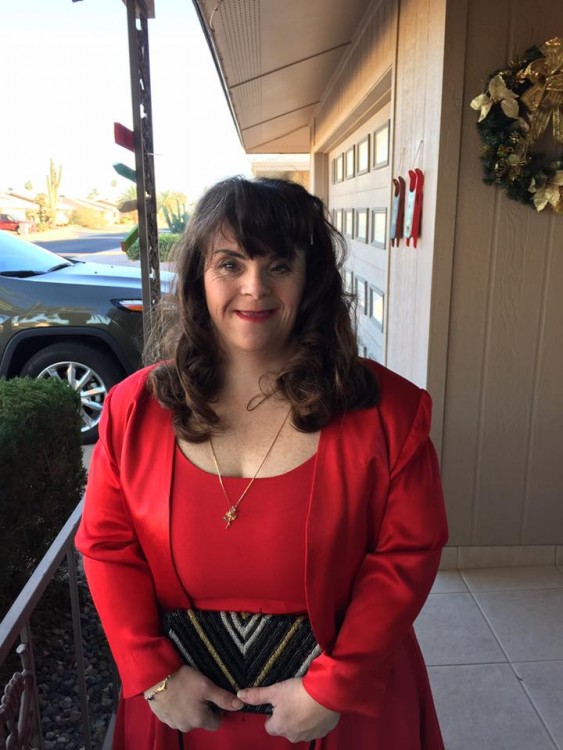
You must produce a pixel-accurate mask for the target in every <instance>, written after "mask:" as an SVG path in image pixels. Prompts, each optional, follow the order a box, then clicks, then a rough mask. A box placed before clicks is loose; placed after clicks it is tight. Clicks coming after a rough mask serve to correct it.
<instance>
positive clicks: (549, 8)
mask: <svg viewBox="0 0 563 750" xmlns="http://www.w3.org/2000/svg"><path fill="white" fill-rule="evenodd" d="M456 2H457V0H450V3H449V5H450V7H451V9H452V10H454V12H457V11H455V7H454V6H455V5H456ZM467 11H468V13H467V23H466V28H464V29H459V31H460V32H462V33H460V35H459V36H458V40H457V42H458V44H459V45H460V46H461V47H462V48H464V49H465V50H466V54H465V61H464V66H463V68H464V72H465V86H464V91H463V107H462V110H461V121H462V131H461V150H460V157H459V163H460V169H459V181H458V201H457V215H456V225H455V246H454V258H455V261H454V266H453V286H452V298H451V302H452V304H451V318H450V335H449V348H448V353H447V387H446V395H445V419H444V430H443V448H442V473H443V479H444V487H445V491H446V496H447V500H448V508H449V518H450V528H451V543H452V544H455V545H549V544H557V543H559V544H561V542H562V540H563V345H562V339H563V252H562V250H563V217H561V216H554V215H553V214H550V213H549V212H548V211H545V212H544V213H542V214H537V213H536V212H535V211H534V210H533V209H531V208H529V207H526V206H521V205H519V204H517V203H514V202H513V201H510V200H508V199H506V198H505V197H504V195H503V194H502V192H501V191H500V190H497V189H494V188H492V187H487V186H485V185H483V183H482V182H481V176H482V173H481V165H480V162H479V159H478V154H479V146H480V142H479V139H478V134H477V131H476V128H475V113H474V112H473V111H472V110H471V109H470V108H469V102H470V101H471V99H472V97H473V96H475V95H476V94H477V93H479V91H480V87H481V85H482V82H483V80H484V79H485V78H486V76H487V74H488V73H490V72H491V71H493V70H495V69H497V68H499V67H502V66H503V65H504V64H505V63H506V61H508V60H510V59H518V57H519V56H520V55H521V54H522V52H523V51H524V50H525V49H527V48H528V47H530V46H531V45H533V44H536V43H541V42H543V41H545V40H546V39H549V38H551V37H552V36H554V35H556V34H562V33H563V4H562V3H561V2H560V0H545V2H543V3H541V4H540V5H538V3H537V2H535V0H496V1H495V2H494V3H491V2H490V1H489V0H469V2H468V3H467Z"/></svg>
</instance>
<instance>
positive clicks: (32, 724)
mask: <svg viewBox="0 0 563 750" xmlns="http://www.w3.org/2000/svg"><path fill="white" fill-rule="evenodd" d="M81 512H82V503H79V504H78V506H77V507H76V508H75V510H74V512H73V513H72V515H71V516H70V518H69V519H68V521H67V522H66V524H65V525H64V527H63V528H62V529H61V531H60V533H59V534H58V536H57V537H56V539H55V540H54V542H53V543H52V544H51V546H50V547H49V549H48V550H47V552H46V554H45V556H44V557H43V559H42V560H41V562H40V563H39V565H38V566H37V568H36V569H35V571H34V572H33V574H32V576H31V577H30V579H29V581H28V582H27V584H26V585H25V587H24V588H23V590H22V591H21V593H20V595H19V596H18V598H17V599H16V601H15V602H14V604H13V605H12V607H11V608H10V610H9V611H8V613H7V614H6V616H5V617H4V619H3V620H2V622H1V623H0V665H4V663H5V661H6V659H7V658H8V656H9V655H10V654H13V653H14V650H15V651H16V652H17V653H18V654H19V657H20V661H21V669H19V670H18V671H16V672H15V673H14V674H13V676H12V677H11V679H10V680H9V681H8V683H7V684H6V686H5V688H4V692H3V694H0V696H1V701H0V743H1V742H2V740H4V741H5V745H4V746H5V747H6V748H10V750H30V748H34V750H35V749H38V750H43V748H44V744H43V737H42V731H41V713H40V705H39V693H38V685H37V678H36V670H35V660H34V653H33V638H32V632H31V627H30V618H31V615H32V614H33V612H34V610H35V608H36V607H37V605H38V603H39V602H40V600H41V597H42V596H43V594H44V593H45V590H46V589H47V587H48V585H49V584H50V583H51V582H52V581H53V579H54V577H55V574H56V573H57V571H58V570H59V568H60V566H61V564H62V562H63V560H64V558H65V557H66V561H67V566H68V586H69V593H70V604H71V615H72V633H73V638H72V639H73V643H74V656H75V661H76V675H77V688H78V700H79V707H80V724H81V726H80V729H81V732H82V745H81V747H83V748H84V750H92V738H91V733H90V717H89V711H88V691H87V684H86V674H85V663H84V649H83V640H82V628H81V624H80V602H79V591H78V578H77V564H76V553H75V551H74V535H75V533H76V529H77V527H78V523H79V521H80V516H81ZM18 640H19V643H18ZM0 689H1V686H0ZM112 726H113V721H112V722H111V723H110V728H109V730H108V734H107V735H106V741H105V743H104V748H105V747H108V748H109V747H111V736H110V735H111V727H112ZM0 746H1V745H0Z"/></svg>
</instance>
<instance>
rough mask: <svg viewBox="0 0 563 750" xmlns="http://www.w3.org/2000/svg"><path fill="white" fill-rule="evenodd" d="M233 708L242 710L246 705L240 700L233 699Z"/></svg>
mask: <svg viewBox="0 0 563 750" xmlns="http://www.w3.org/2000/svg"><path fill="white" fill-rule="evenodd" d="M231 706H232V707H233V708H242V707H243V706H244V703H243V702H242V701H241V700H239V699H238V698H233V700H232V701H231Z"/></svg>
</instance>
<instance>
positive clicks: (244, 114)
mask: <svg viewBox="0 0 563 750" xmlns="http://www.w3.org/2000/svg"><path fill="white" fill-rule="evenodd" d="M193 1H194V4H195V6H196V9H197V10H198V12H199V15H200V20H201V23H202V26H203V29H204V32H205V33H206V35H207V39H208V42H209V45H210V48H211V51H212V54H213V57H214V59H215V63H216V65H217V68H218V70H219V73H220V76H221V78H222V82H223V87H224V89H225V93H226V96H227V99H228V101H229V105H230V107H231V112H232V114H233V118H234V120H235V124H236V126H237V129H238V132H239V135H240V138H241V141H242V144H243V146H244V148H245V150H246V151H247V152H248V153H308V152H309V151H310V145H311V134H310V123H311V121H312V118H313V114H314V111H315V109H316V107H317V105H318V103H319V102H320V100H321V98H322V95H323V92H324V91H325V89H326V87H327V85H328V83H329V81H330V79H331V77H332V76H333V74H334V72H335V70H336V68H337V66H338V65H339V64H340V62H341V61H342V58H343V56H344V55H345V54H346V53H347V51H348V49H349V46H350V44H351V42H352V38H353V37H354V35H355V33H356V31H357V29H358V26H359V24H360V21H361V19H362V17H363V16H364V14H365V12H366V10H367V7H368V6H369V5H370V2H371V0H220V2H218V0H193Z"/></svg>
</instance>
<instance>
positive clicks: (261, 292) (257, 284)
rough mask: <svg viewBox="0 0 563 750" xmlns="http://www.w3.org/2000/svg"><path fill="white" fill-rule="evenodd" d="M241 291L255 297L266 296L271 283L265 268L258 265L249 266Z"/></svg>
mask: <svg viewBox="0 0 563 750" xmlns="http://www.w3.org/2000/svg"><path fill="white" fill-rule="evenodd" d="M243 291H244V293H245V294H249V295H250V296H251V297H255V298H256V299H259V298H260V297H266V296H267V295H268V294H270V292H271V285H270V279H269V277H268V271H267V269H265V268H261V267H260V266H258V265H256V266H254V265H253V266H251V267H250V268H249V269H248V271H247V273H246V274H245V277H244V289H243Z"/></svg>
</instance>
